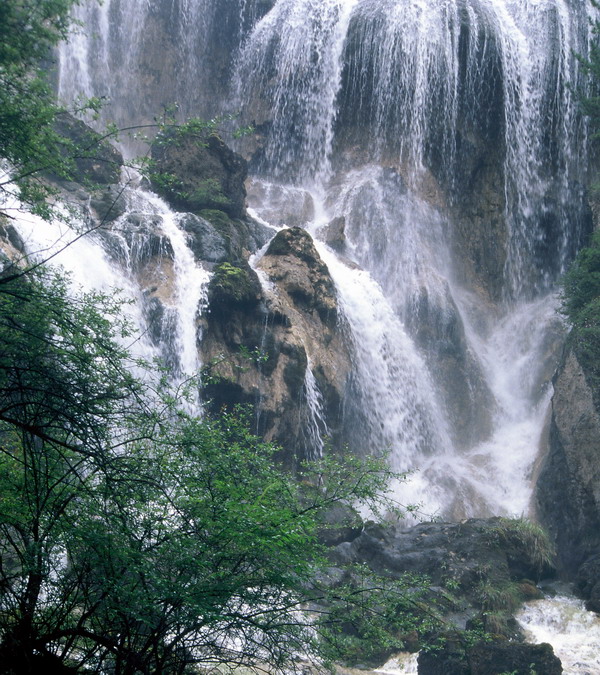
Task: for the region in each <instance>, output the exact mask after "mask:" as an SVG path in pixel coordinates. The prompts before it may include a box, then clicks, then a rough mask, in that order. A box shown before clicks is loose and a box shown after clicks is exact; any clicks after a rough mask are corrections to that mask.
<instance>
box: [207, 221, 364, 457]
mask: <svg viewBox="0 0 600 675" xmlns="http://www.w3.org/2000/svg"><path fill="white" fill-rule="evenodd" d="M257 273H258V275H260V279H262V283H259V278H258V277H257ZM337 313H338V312H337V297H336V292H335V287H334V284H333V281H332V279H331V277H330V275H329V271H328V269H327V267H326V266H325V264H324V263H323V261H322V260H321V259H320V257H319V255H318V253H317V251H316V249H315V247H314V245H313V243H312V240H311V238H310V235H309V234H308V233H307V232H305V231H304V230H302V229H300V228H291V229H289V230H282V231H281V232H279V233H278V234H277V235H276V236H275V238H274V239H273V240H272V242H271V244H270V246H269V248H268V249H267V252H266V254H265V255H264V256H263V258H262V259H261V260H260V262H259V263H258V265H257V272H254V271H253V270H252V269H251V268H250V267H248V265H247V264H244V263H238V262H236V263H224V264H221V265H219V266H218V267H217V268H216V270H215V276H214V277H213V280H212V281H211V284H210V288H209V311H208V313H207V316H206V318H205V325H204V327H203V339H202V346H201V349H202V358H203V362H204V363H206V364H208V367H209V370H210V371H211V372H210V377H209V378H207V380H206V382H207V384H206V387H205V396H206V397H207V398H209V399H210V400H211V405H212V406H213V407H215V408H217V409H219V408H222V407H223V406H229V405H232V404H235V403H250V404H253V405H254V407H255V410H256V420H257V431H258V432H259V433H260V434H261V435H263V436H264V437H265V438H266V439H267V440H274V441H277V442H278V443H280V444H281V445H282V446H283V448H284V456H283V457H282V459H283V460H284V461H285V463H286V464H288V465H289V466H293V465H295V463H296V461H297V460H300V459H304V458H308V457H314V456H315V455H317V454H319V452H321V450H322V439H323V437H324V436H326V435H327V436H328V437H329V438H331V440H332V443H333V444H339V440H340V434H341V426H342V424H341V422H342V420H341V415H342V401H343V398H344V393H345V389H346V382H347V378H348V375H349V372H350V368H351V366H350V354H349V352H348V349H347V346H346V345H345V344H344V341H343V337H342V335H341V334H340V331H338V330H336V321H337Z"/></svg>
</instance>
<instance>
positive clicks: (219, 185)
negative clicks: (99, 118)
mask: <svg viewBox="0 0 600 675" xmlns="http://www.w3.org/2000/svg"><path fill="white" fill-rule="evenodd" d="M152 158H153V159H154V161H155V168H154V170H153V172H152V178H151V180H152V185H153V187H154V189H155V190H156V191H157V192H158V193H159V194H162V195H163V196H164V197H165V198H166V199H167V200H168V201H169V202H170V203H171V204H172V205H173V206H174V207H175V208H177V209H179V210H180V211H191V212H194V213H198V212H199V211H202V210H203V209H218V210H220V211H223V212H225V213H226V214H227V215H228V216H230V217H231V218H241V217H243V216H244V215H245V214H246V205H245V202H246V189H245V187H244V181H245V180H246V177H247V175H248V167H247V164H246V161H245V160H244V159H243V158H242V157H241V156H240V155H238V154H237V153H235V152H233V150H231V149H230V148H229V147H228V146H227V145H225V143H224V142H223V141H222V140H221V139H220V138H219V136H217V135H216V134H214V133H208V134H206V135H205V134H200V135H199V136H193V137H192V136H190V137H185V138H184V139H179V138H178V137H177V136H169V135H166V136H164V137H162V138H161V139H160V140H159V141H157V142H155V143H154V145H153V146H152Z"/></svg>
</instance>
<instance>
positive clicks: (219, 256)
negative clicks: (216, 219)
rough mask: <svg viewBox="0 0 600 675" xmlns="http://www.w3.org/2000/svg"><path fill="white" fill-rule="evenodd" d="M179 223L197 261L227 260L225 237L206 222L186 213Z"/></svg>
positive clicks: (227, 252) (227, 251)
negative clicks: (186, 235)
mask: <svg viewBox="0 0 600 675" xmlns="http://www.w3.org/2000/svg"><path fill="white" fill-rule="evenodd" d="M179 222H180V225H181V227H182V228H183V229H184V230H185V231H186V232H187V233H188V235H189V237H188V244H189V247H190V248H191V249H192V252H193V253H194V256H195V257H196V259H197V260H206V261H208V262H223V261H224V260H227V258H228V256H229V250H228V246H227V242H226V240H225V237H224V236H223V235H222V234H221V233H220V232H219V231H218V230H217V229H216V228H215V226H214V225H212V224H211V223H210V222H209V221H208V220H205V219H204V218H200V217H199V216H195V215H194V214H193V213H186V214H185V215H184V216H182V218H181V220H180V221H179Z"/></svg>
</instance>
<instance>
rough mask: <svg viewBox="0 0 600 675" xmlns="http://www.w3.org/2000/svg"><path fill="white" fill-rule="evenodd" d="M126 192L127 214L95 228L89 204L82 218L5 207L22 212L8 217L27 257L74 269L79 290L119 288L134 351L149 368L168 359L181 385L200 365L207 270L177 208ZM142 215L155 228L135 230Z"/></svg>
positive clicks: (193, 401) (194, 404)
mask: <svg viewBox="0 0 600 675" xmlns="http://www.w3.org/2000/svg"><path fill="white" fill-rule="evenodd" d="M123 198H124V201H125V208H124V213H123V215H121V216H120V217H119V218H118V219H117V220H116V222H115V223H113V224H112V227H110V228H109V229H107V228H101V229H97V230H92V231H89V223H90V221H89V216H88V214H87V213H86V209H85V208H81V209H80V210H79V213H80V215H79V217H76V216H74V215H73V214H72V213H71V212H69V214H68V217H67V218H66V219H65V222H61V221H60V220H55V221H53V222H50V223H48V222H46V221H43V220H42V219H41V218H39V217H37V216H34V215H32V214H29V213H27V211H26V210H25V209H23V208H22V207H21V206H20V205H19V204H18V201H17V200H14V204H13V205H12V206H11V205H8V208H9V209H11V210H14V212H15V213H16V214H17V215H16V217H15V218H14V220H13V221H11V222H12V224H13V226H14V227H15V229H16V231H17V233H18V234H19V236H20V238H21V240H22V242H23V248H24V254H25V255H26V256H27V258H28V260H29V261H30V262H32V263H35V262H38V261H43V260H46V259H50V260H51V264H52V265H53V266H58V267H60V268H61V269H63V270H64V271H66V272H67V273H68V274H69V278H70V281H71V284H72V287H73V289H74V290H75V291H77V290H82V291H100V292H102V293H105V294H107V295H114V294H117V296H118V297H119V298H120V299H122V300H123V312H124V314H125V316H126V318H127V319H128V320H129V322H130V323H131V324H132V326H133V327H134V329H135V330H136V334H135V337H134V338H133V339H132V341H131V342H129V343H128V344H127V346H128V347H129V348H130V349H131V351H132V354H133V355H134V356H135V357H136V358H138V359H142V360H143V361H145V362H146V363H148V364H150V369H151V370H150V372H152V369H153V368H154V366H153V365H152V364H153V362H155V361H156V360H158V359H160V360H161V361H162V362H164V363H166V364H167V365H168V367H169V380H170V382H171V384H172V385H173V386H174V387H180V386H182V385H185V384H186V382H187V381H188V380H189V379H190V378H193V377H194V376H196V375H197V373H198V372H199V370H200V368H201V365H202V364H201V363H200V359H199V353H198V347H197V344H198V340H199V339H200V334H199V326H198V317H199V314H200V313H201V312H202V310H203V308H204V307H205V305H206V288H207V285H208V281H209V279H210V274H209V272H207V271H206V270H204V269H203V268H202V267H201V266H200V265H199V264H198V263H197V262H196V261H195V260H194V256H193V254H192V252H191V250H190V249H189V247H188V245H187V242H186V238H185V233H184V232H183V230H182V229H181V227H180V226H179V223H178V219H179V214H176V213H174V212H173V211H171V209H170V208H169V207H168V206H167V205H166V204H165V203H164V202H163V201H162V200H161V199H160V198H158V197H157V196H156V195H154V194H152V193H150V192H147V191H143V190H139V189H135V188H124V190H123ZM141 221H145V222H146V223H148V222H150V223H151V225H152V228H154V231H150V230H149V229H147V228H144V229H142V230H141V231H139V232H137V231H136V225H139V223H140V222H141ZM67 222H68V224H66V223H67ZM159 284H160V285H161V286H162V287H161V289H160V290H159V289H158V285H159ZM148 374H149V371H146V370H145V369H143V370H140V371H139V375H140V376H147V375H148ZM189 396H190V402H189V405H190V409H197V408H198V405H199V401H198V399H197V397H198V389H197V387H191V392H190V394H189Z"/></svg>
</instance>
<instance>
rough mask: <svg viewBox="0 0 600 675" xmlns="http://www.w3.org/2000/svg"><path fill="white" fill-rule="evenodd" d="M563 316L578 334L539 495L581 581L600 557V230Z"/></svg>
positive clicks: (573, 274) (564, 565)
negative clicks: (583, 568) (583, 571)
mask: <svg viewBox="0 0 600 675" xmlns="http://www.w3.org/2000/svg"><path fill="white" fill-rule="evenodd" d="M563 312H564V314H565V316H566V318H567V321H568V322H569V324H570V326H571V331H570V334H569V336H568V339H567V345H566V348H565V352H564V355H563V358H562V361H561V363H560V366H559V368H558V371H557V373H556V375H555V377H554V382H553V383H554V396H553V398H552V410H551V413H552V414H551V418H550V421H549V427H548V451H547V453H546V456H545V457H544V459H543V462H542V465H541V468H540V473H539V478H538V481H537V486H536V495H535V496H536V505H537V511H538V514H539V518H540V519H541V521H542V522H543V523H544V524H545V525H546V526H547V528H548V530H549V531H550V533H551V535H552V537H553V538H554V540H555V541H556V546H557V549H558V562H559V566H560V569H561V571H562V572H563V573H564V574H565V575H566V576H568V577H570V578H573V577H574V576H576V575H577V574H579V572H578V571H579V570H580V568H582V565H583V566H584V567H585V563H586V561H588V560H589V559H593V558H594V556H597V555H598V554H600V441H599V439H600V232H596V233H595V234H594V236H593V237H592V240H591V242H590V246H589V247H587V248H584V249H582V250H581V252H580V253H579V255H578V256H577V258H576V259H575V261H574V263H573V264H572V266H571V268H570V270H569V271H568V272H567V274H566V275H565V279H564V284H563ZM586 569H587V572H586V573H585V575H584V576H585V578H586V582H585V583H584V584H583V585H582V588H581V590H582V592H583V593H584V596H585V597H586V598H587V599H588V600H591V597H592V596H591V593H592V590H593V589H594V588H595V586H596V583H597V582H600V576H598V577H597V578H596V579H595V581H594V579H593V578H592V577H593V576H594V574H595V573H596V572H597V573H600V569H599V568H598V567H597V566H592V567H589V566H588V567H587V568H586ZM594 570H596V572H594ZM595 606H596V605H595Z"/></svg>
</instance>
